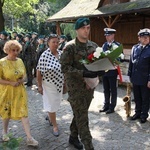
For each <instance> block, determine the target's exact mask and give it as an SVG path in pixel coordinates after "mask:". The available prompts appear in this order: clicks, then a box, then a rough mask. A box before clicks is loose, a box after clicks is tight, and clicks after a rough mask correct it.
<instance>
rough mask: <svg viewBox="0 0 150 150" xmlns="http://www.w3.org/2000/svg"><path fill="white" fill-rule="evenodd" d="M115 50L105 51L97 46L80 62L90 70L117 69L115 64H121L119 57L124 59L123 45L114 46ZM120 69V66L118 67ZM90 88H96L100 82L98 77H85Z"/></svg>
mask: <svg viewBox="0 0 150 150" xmlns="http://www.w3.org/2000/svg"><path fill="white" fill-rule="evenodd" d="M112 48H113V50H107V51H105V52H103V49H102V48H101V47H97V48H96V50H95V52H93V53H91V54H90V55H88V57H87V58H86V59H81V60H80V62H81V63H82V64H84V66H85V67H86V69H87V70H89V71H94V72H98V71H107V70H114V69H116V68H115V66H116V65H118V64H119V59H123V56H124V55H123V54H122V51H123V46H122V45H120V46H112ZM117 69H118V70H120V68H117ZM84 79H85V82H86V84H87V86H88V87H89V88H91V89H92V88H94V87H96V86H97V84H98V83H99V79H98V77H95V78H94V77H93V78H90V77H86V78H84Z"/></svg>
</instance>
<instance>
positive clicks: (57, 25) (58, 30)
mask: <svg viewBox="0 0 150 150" xmlns="http://www.w3.org/2000/svg"><path fill="white" fill-rule="evenodd" d="M56 32H57V34H58V35H61V29H60V23H59V22H56Z"/></svg>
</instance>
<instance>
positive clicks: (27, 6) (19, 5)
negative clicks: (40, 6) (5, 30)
mask: <svg viewBox="0 0 150 150" xmlns="http://www.w3.org/2000/svg"><path fill="white" fill-rule="evenodd" d="M38 1H39V0H6V1H5V3H4V6H3V11H4V13H6V14H9V15H13V16H14V17H16V18H19V17H20V16H21V15H22V14H23V13H25V12H34V7H33V5H34V4H37V3H38Z"/></svg>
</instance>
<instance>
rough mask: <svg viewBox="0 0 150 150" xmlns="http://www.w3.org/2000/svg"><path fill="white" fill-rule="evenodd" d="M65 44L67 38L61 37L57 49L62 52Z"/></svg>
mask: <svg viewBox="0 0 150 150" xmlns="http://www.w3.org/2000/svg"><path fill="white" fill-rule="evenodd" d="M66 43H67V37H66V36H65V35H61V36H60V41H59V47H58V49H59V50H63V48H64V46H65V44H66Z"/></svg>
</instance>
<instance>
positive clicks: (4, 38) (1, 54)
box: [0, 31, 8, 59]
mask: <svg viewBox="0 0 150 150" xmlns="http://www.w3.org/2000/svg"><path fill="white" fill-rule="evenodd" d="M7 36H8V33H7V32H6V31H2V32H1V40H0V59H1V58H3V57H5V56H6V55H7V54H6V53H4V51H3V47H4V45H5V43H6V42H7V41H8V39H7Z"/></svg>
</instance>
